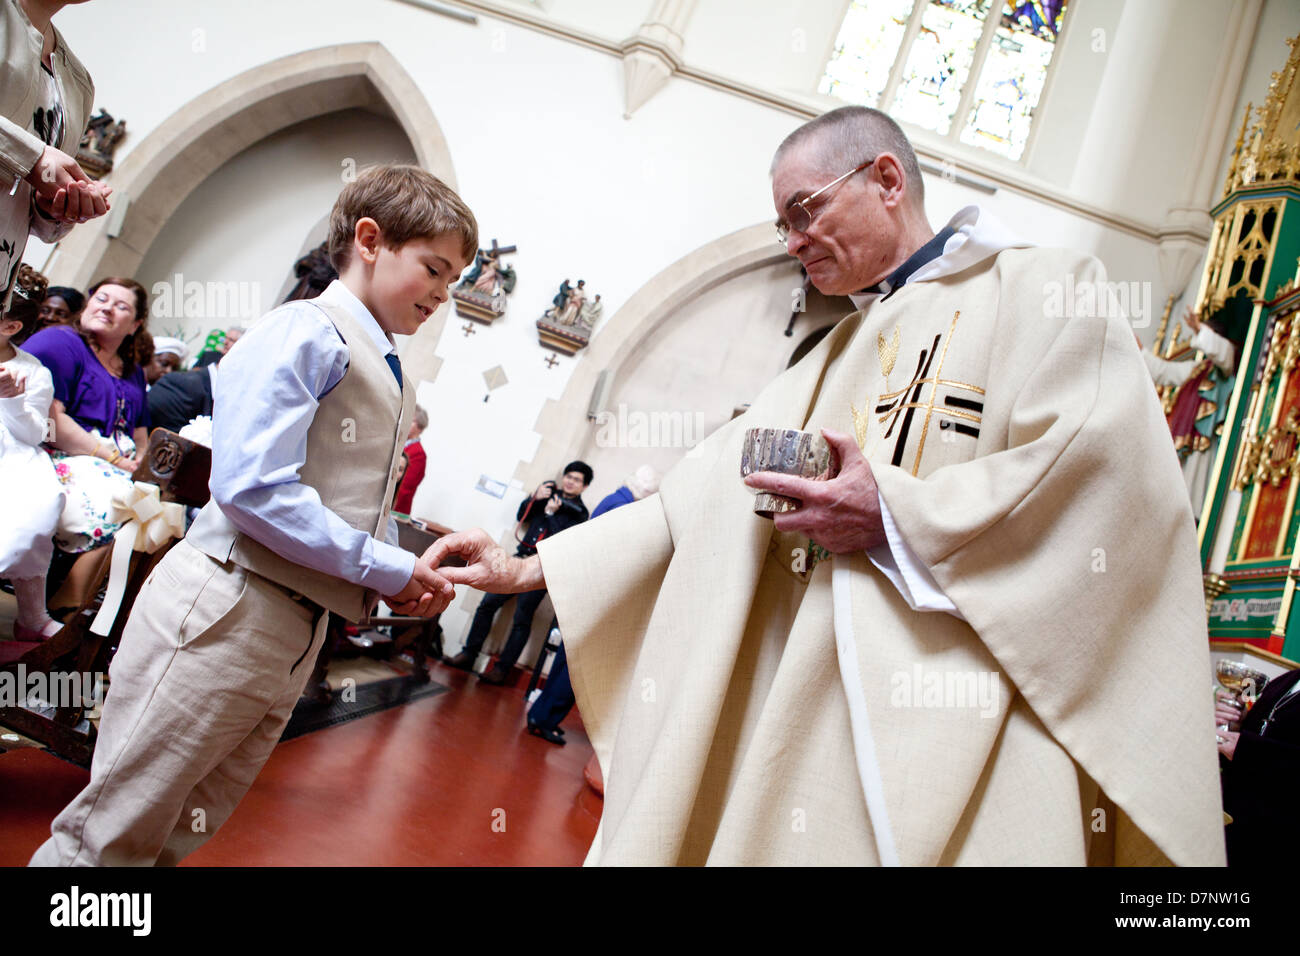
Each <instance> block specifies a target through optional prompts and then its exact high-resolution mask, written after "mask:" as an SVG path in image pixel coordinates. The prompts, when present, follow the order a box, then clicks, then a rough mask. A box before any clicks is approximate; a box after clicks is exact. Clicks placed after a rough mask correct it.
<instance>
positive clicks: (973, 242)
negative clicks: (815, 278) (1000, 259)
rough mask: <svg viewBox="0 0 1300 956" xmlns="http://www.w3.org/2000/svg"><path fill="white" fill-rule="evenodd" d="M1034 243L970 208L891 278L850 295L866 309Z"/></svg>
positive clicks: (979, 211)
mask: <svg viewBox="0 0 1300 956" xmlns="http://www.w3.org/2000/svg"><path fill="white" fill-rule="evenodd" d="M1032 245H1034V243H1032V242H1030V241H1029V240H1027V239H1023V238H1021V237H1020V236H1017V235H1016V234H1015V233H1013V232H1012V231H1011V230H1010V229H1008V228H1007V227H1006V226H1004V225H1003V224H1002V223H1001V222H1000V221H999V220H998V219H997V218H996V217H995V216H993V214H992V213H990V212H988V211H987V210H982V209H980V207H979V206H967V207H965V208H964V209H962V210H961V211H960V212H958V213H957V214H956V215H955V216H953V217H952V218H951V219H949V220H948V223H947V225H945V226H944V227H943V228H942V229H940V230H939V232H938V233H937V234H935V236H934V237H933V238H932V239H931V240H930V241H929V242H927V243H926V244H925V245H923V246H922V247H921V248H920V249H918V250H917V251H916V252H914V253H913V254H912V255H911V256H910V257H909V258H908V260H907V261H906V262H904V263H903V264H902V265H901V266H899V267H898V268H897V269H895V270H894V271H893V272H892V273H891V274H890V276H889V278H887V279H884V280H882V281H881V282H878V283H876V285H874V286H871V287H870V288H867V289H863V290H862V291H861V292H854V293H853V294H852V295H850V296H849V298H850V299H852V300H853V305H854V306H855V307H856V308H859V309H861V308H865V307H866V305H867V303H869V302H870V301H871V300H872V299H873V298H874V297H876V296H883V297H884V298H889V296H890V295H892V294H893V293H894V292H897V291H898V288H899V287H900V286H902V285H905V284H907V283H909V282H926V281H928V280H930V279H938V278H941V277H942V276H947V275H953V274H955V273H958V272H961V271H962V270H963V269H967V268H969V267H970V266H973V265H975V264H976V263H978V262H983V261H984V260H985V259H988V258H991V257H993V256H996V255H997V254H998V253H999V252H1001V251H1002V250H1003V249H1012V248H1023V247H1026V246H1032Z"/></svg>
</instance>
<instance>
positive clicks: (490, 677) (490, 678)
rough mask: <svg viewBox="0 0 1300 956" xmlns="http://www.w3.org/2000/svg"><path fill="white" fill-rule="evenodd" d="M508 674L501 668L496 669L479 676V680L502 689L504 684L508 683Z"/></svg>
mask: <svg viewBox="0 0 1300 956" xmlns="http://www.w3.org/2000/svg"><path fill="white" fill-rule="evenodd" d="M507 673H508V672H507V671H503V670H502V669H501V668H499V667H494V668H492V669H491V670H489V671H484V672H483V673H482V674H479V675H478V679H479V680H481V681H482V682H483V683H485V684H493V685H495V686H497V687H500V686H501V685H502V684H504V683H505V682H506V674H507Z"/></svg>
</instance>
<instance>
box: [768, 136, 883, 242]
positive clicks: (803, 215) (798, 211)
mask: <svg viewBox="0 0 1300 956" xmlns="http://www.w3.org/2000/svg"><path fill="white" fill-rule="evenodd" d="M879 158H880V157H879V156H873V157H871V159H869V160H867V161H866V162H865V163H863V164H862V165H861V166H856V167H854V168H853V169H850V170H849V171H848V172H847V173H845V174H844V175H843V176H841V177H840V178H839V179H837V180H835V181H834V182H829V183H827V184H826V185H825V186H823V187H822V188H821V189H819V190H817V191H816V192H815V193H811V194H809V195H807V196H804V197H803V199H796V200H795V201H794V202H793V203H791V204H790V206H789V208H787V209H786V211H785V215H786V219H785V220H779V219H778V220H777V223H776V235H777V238H778V241H780V243H781V245H785V243H786V240H787V239H789V238H790V233H791V232H805V231H806V230H807V229H808V227H809V226H811V225H812V222H813V216H814V215H816V214H815V213H813V212H812V211H811V210H810V209H809V208H808V205H807V204H808V203H810V202H812V201H813V200H814V199H816V198H817V197H818V196H820V195H821V194H822V193H824V192H826V190H828V189H830V188H831V187H832V186H838V185H839V184H840V183H842V182H844V180H846V179H848V178H849V177H850V176H852V175H853V174H854V173H859V172H861V171H862V170H864V169H866V168H867V167H868V166H870V165H871V164H872V163H874V162H875V161H876V160H877V159H879Z"/></svg>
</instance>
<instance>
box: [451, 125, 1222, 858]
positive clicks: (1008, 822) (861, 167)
mask: <svg viewBox="0 0 1300 956" xmlns="http://www.w3.org/2000/svg"><path fill="white" fill-rule="evenodd" d="M772 194H773V201H774V204H775V208H776V213H777V223H776V227H777V231H778V233H779V234H780V235H781V237H782V238H783V239H784V240H785V242H786V245H787V249H788V251H789V253H790V254H791V255H793V256H796V257H798V259H799V260H800V262H801V263H802V264H803V266H804V268H805V269H806V270H807V273H808V276H809V278H810V280H811V281H812V282H813V283H814V284H815V285H816V286H817V288H818V289H820V290H821V291H822V292H824V293H827V294H836V295H843V294H852V295H853V298H854V300H855V304H856V305H857V306H858V308H859V311H857V312H855V313H854V314H853V315H851V316H849V317H847V318H845V319H843V320H842V321H841V322H840V323H839V324H838V325H836V326H835V328H834V329H833V330H832V331H831V332H830V333H829V334H828V335H827V336H826V337H825V339H823V341H822V342H821V343H820V344H819V345H818V346H817V348H815V349H814V350H813V351H812V352H811V353H809V355H808V356H807V357H806V358H804V359H803V361H801V362H800V363H799V364H797V365H796V366H795V367H794V368H792V369H790V370H788V371H787V372H785V373H784V374H783V375H782V376H781V377H779V378H778V379H776V380H775V381H774V382H772V384H771V385H769V386H768V387H767V388H766V389H765V390H764V391H763V392H762V393H761V394H760V395H759V396H758V397H757V398H756V400H755V401H754V402H753V404H752V406H751V407H750V409H749V411H748V412H747V413H746V414H745V415H743V416H741V417H740V418H739V419H736V420H735V421H733V422H731V423H729V424H728V425H726V426H724V427H722V428H720V429H719V430H718V431H717V432H715V433H714V434H713V435H712V436H710V437H709V438H708V439H707V440H706V441H704V442H703V443H701V444H700V445H698V446H697V447H696V448H695V449H693V450H692V452H691V453H690V454H688V455H687V456H686V458H684V459H683V460H682V462H681V463H680V464H679V465H678V466H677V467H676V468H675V469H673V470H672V471H671V472H670V473H669V474H668V475H666V476H665V477H664V479H663V482H662V485H661V489H660V493H659V494H658V495H654V496H651V497H649V498H646V499H644V500H642V501H639V502H637V503H635V504H632V505H629V506H627V507H626V508H621V509H619V510H618V511H617V512H615V513H613V514H611V515H609V516H607V517H606V518H605V519H603V520H602V521H598V522H592V523H590V524H588V525H585V526H583V527H581V528H577V529H574V530H573V531H571V532H570V533H569V534H566V535H561V536H558V537H556V538H555V539H553V540H548V541H545V542H542V543H541V546H540V547H539V549H538V556H536V557H533V558H529V559H518V558H512V557H510V556H508V555H507V554H506V553H505V551H504V550H503V549H501V548H500V547H498V546H497V545H496V543H495V542H493V541H492V540H491V539H490V538H489V537H488V535H487V534H486V533H484V532H482V531H473V532H465V533H462V534H457V535H452V536H448V537H446V538H442V539H440V540H439V541H438V542H437V543H436V544H435V545H434V546H433V548H432V549H431V552H430V555H429V556H430V557H431V558H432V559H433V560H434V562H435V565H436V563H437V562H438V561H441V560H443V559H445V558H446V557H447V556H448V555H451V554H459V555H461V556H463V557H465V558H466V559H467V561H468V562H469V564H468V566H467V567H465V568H459V569H458V568H448V569H445V570H443V571H442V572H441V573H443V574H444V575H446V576H447V578H448V580H451V581H453V582H454V583H455V582H459V583H466V584H469V585H471V586H474V587H477V588H480V589H483V590H489V591H498V592H500V591H527V590H533V589H536V588H540V587H545V588H547V589H548V590H549V591H550V594H551V597H552V600H553V601H554V604H555V609H556V613H557V615H558V617H559V622H560V627H561V629H562V630H563V632H564V639H565V645H566V647H567V648H568V654H569V665H570V669H571V673H572V680H573V686H574V690H575V693H576V695H577V699H578V706H579V708H580V709H581V712H582V716H583V722H584V724H585V725H586V727H587V729H588V732H589V733H590V736H591V739H592V742H593V744H594V746H595V749H596V753H597V755H598V756H599V759H600V764H601V769H602V771H603V772H604V776H605V781H606V791H605V809H604V815H603V818H602V820H601V824H600V830H599V832H598V833H597V835H596V839H595V842H594V843H593V845H592V848H591V851H590V853H589V855H588V862H589V863H603V864H704V863H711V864H882V865H898V864H903V865H946V864H982V865H1016V864H1031V865H1033V864H1064V865H1082V864H1085V863H1093V864H1126V863H1134V864H1159V863H1164V864H1167V863H1173V864H1180V865H1189V864H1190V865H1219V864H1222V863H1223V859H1224V850H1223V831H1222V816H1221V813H1222V810H1221V803H1220V797H1219V792H1218V781H1217V774H1216V768H1215V753H1214V749H1213V748H1212V747H1211V746H1209V744H1208V743H1207V736H1208V735H1207V734H1206V732H1205V728H1206V727H1207V726H1209V724H1210V721H1211V718H1212V702H1211V696H1210V693H1209V684H1210V680H1211V672H1210V666H1209V651H1208V644H1207V639H1206V618H1205V609H1204V600H1203V597H1202V590H1201V580H1200V567H1199V562H1198V557H1197V549H1196V540H1195V531H1194V525H1193V518H1192V514H1191V510H1190V508H1189V506H1188V500H1187V495H1186V493H1185V492H1184V491H1183V488H1182V482H1181V478H1180V474H1179V469H1178V463H1177V460H1176V458H1175V456H1174V453H1173V451H1172V449H1171V448H1170V445H1169V439H1168V434H1167V431H1166V429H1165V423H1164V418H1163V416H1162V414H1161V410H1160V408H1159V405H1158V403H1157V401H1156V399H1155V396H1154V394H1153V392H1152V389H1151V387H1150V382H1149V379H1148V378H1147V372H1146V369H1145V367H1144V366H1143V363H1142V359H1141V358H1140V356H1139V354H1138V349H1137V347H1136V346H1135V344H1134V340H1133V333H1132V331H1131V329H1129V328H1128V326H1127V325H1126V323H1125V321H1124V319H1123V318H1122V317H1117V316H1115V315H1113V314H1110V312H1111V310H1108V309H1106V308H1105V303H1106V302H1107V297H1106V296H1105V295H1101V296H1098V295H1095V294H1094V295H1093V296H1092V297H1091V303H1092V304H1091V305H1089V302H1088V297H1086V296H1078V297H1076V299H1074V300H1072V301H1069V302H1063V298H1062V295H1061V290H1062V289H1066V288H1068V289H1071V290H1080V289H1086V288H1092V290H1093V291H1094V292H1104V287H1103V283H1104V282H1105V275H1104V272H1103V270H1102V267H1101V265H1100V263H1099V262H1097V261H1096V260H1095V259H1093V258H1091V257H1089V256H1086V255H1082V254H1079V253H1076V252H1070V251H1066V250H1058V249H1045V248H1036V247H1034V246H1032V245H1030V244H1029V243H1026V242H1024V241H1022V240H1020V239H1017V238H1016V237H1015V236H1014V235H1012V234H1011V233H1009V232H1008V231H1007V230H1006V229H1004V228H1002V227H1000V226H999V225H998V224H997V223H996V222H995V221H993V219H992V218H991V217H990V216H989V215H988V214H987V213H985V212H981V211H980V210H979V209H977V208H975V207H969V208H967V209H964V210H962V211H961V212H959V213H958V214H957V215H956V216H955V217H953V219H952V220H950V221H949V222H948V224H947V225H945V226H944V228H943V229H941V230H939V232H938V233H935V232H934V230H932V229H931V228H930V226H929V224H928V222H927V219H926V216H925V212H924V206H923V185H922V181H921V176H920V170H919V168H918V166H917V162H916V157H915V154H914V153H913V151H912V147H911V145H910V144H909V143H908V141H907V139H906V138H905V137H904V135H903V133H902V131H901V130H900V129H899V128H898V126H897V125H896V124H895V123H894V122H893V121H892V120H890V119H889V118H888V117H887V116H885V115H884V114H883V113H880V112H878V111H875V110H871V109H867V108H864V107H846V108H843V109H838V110H835V111H833V112H830V113H827V114H826V115H824V116H821V117H819V118H817V119H815V120H813V121H811V122H809V123H807V124H806V125H804V126H802V127H800V128H799V129H797V130H796V131H795V132H793V133H792V134H791V135H790V136H789V137H788V138H787V139H786V140H785V142H783V143H782V144H781V147H780V148H779V149H778V151H777V153H776V156H775V159H774V160H773V164H772ZM755 427H767V428H797V429H802V430H805V431H810V432H815V433H820V434H821V435H823V436H824V437H825V439H826V440H827V441H828V442H829V443H830V445H831V446H832V450H833V453H834V454H833V457H834V465H833V467H832V471H831V474H830V476H829V477H828V478H827V479H825V480H822V481H811V480H806V479H800V478H794V477H788V476H781V475H773V474H756V475H752V476H750V477H749V478H748V479H746V480H745V481H744V482H743V483H742V480H741V478H740V476H739V464H740V458H741V450H742V443H743V439H744V435H745V432H746V430H747V429H750V428H755ZM746 485H749V487H746ZM757 490H762V491H768V492H772V493H776V494H782V495H786V496H789V497H792V498H794V499H796V500H797V501H799V502H800V505H799V507H798V508H797V509H796V510H794V511H792V512H789V513H785V514H778V515H777V516H776V518H775V520H768V519H766V518H764V517H760V516H759V515H757V514H755V512H754V509H753V498H752V497H751V495H752V493H753V492H754V491H757Z"/></svg>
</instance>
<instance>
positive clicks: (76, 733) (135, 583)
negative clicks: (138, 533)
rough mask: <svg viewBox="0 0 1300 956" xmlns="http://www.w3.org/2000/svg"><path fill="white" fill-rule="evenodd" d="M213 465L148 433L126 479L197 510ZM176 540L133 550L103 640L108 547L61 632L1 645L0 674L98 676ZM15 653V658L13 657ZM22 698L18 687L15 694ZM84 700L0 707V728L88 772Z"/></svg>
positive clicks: (177, 440)
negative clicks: (48, 710)
mask: <svg viewBox="0 0 1300 956" xmlns="http://www.w3.org/2000/svg"><path fill="white" fill-rule="evenodd" d="M211 467H212V452H211V450H210V449H208V448H207V447H205V446H204V445H200V444H198V443H197V442H193V441H190V440H189V439H188V438H182V437H180V436H179V435H177V434H175V433H174V432H169V431H167V430H165V429H161V428H158V429H154V431H153V433H152V434H151V435H150V436H149V447H148V449H147V452H146V454H145V456H144V458H143V460H142V461H141V462H140V465H139V466H138V467H137V468H136V470H135V474H134V475H133V476H132V477H133V478H134V479H135V480H136V481H146V482H151V483H153V484H156V485H158V487H159V488H160V489H161V492H162V493H161V497H162V500H163V501H174V502H177V503H178V504H182V505H185V506H186V507H199V506H201V505H203V504H204V503H206V502H207V500H208V473H209V471H210V470H211ZM176 540H179V539H174V540H173V541H171V542H169V543H168V544H166V545H164V546H163V547H162V548H160V549H159V550H158V551H157V552H156V553H154V554H144V553H142V552H135V553H133V554H132V556H131V570H130V574H129V577H128V579H127V585H126V592H125V594H124V595H123V598H122V605H121V607H120V608H119V610H118V613H117V618H116V620H114V622H113V627H112V629H111V630H110V632H109V634H108V635H107V636H106V637H104V636H100V635H98V634H93V633H91V631H90V625H91V622H92V621H93V620H94V619H95V615H96V613H97V612H98V611H99V604H100V600H101V598H100V591H101V590H102V589H103V587H104V584H105V582H106V581H107V579H108V567H109V557H110V554H111V551H112V547H111V546H105V547H103V548H101V549H100V550H101V551H102V552H103V555H102V557H101V559H100V565H99V568H98V570H97V571H96V574H95V582H94V585H93V586H92V587H91V589H90V592H89V597H87V599H86V600H85V601H84V602H83V603H82V605H81V607H80V608H78V609H77V612H76V613H75V614H74V615H73V616H72V617H71V618H70V619H69V620H68V622H67V623H66V624H65V625H64V627H63V629H62V630H61V631H59V633H58V634H56V635H54V636H53V637H51V638H49V639H47V640H45V641H41V642H39V643H34V644H27V643H22V644H20V642H6V643H8V644H14V645H20V646H16V647H6V643H0V655H2V656H0V671H8V672H11V673H13V674H14V675H15V678H14V679H15V680H17V679H18V675H19V674H20V673H21V674H23V675H33V674H44V675H46V682H47V685H48V686H54V684H55V680H54V679H52V675H55V674H59V673H64V674H66V673H73V674H76V675H81V674H104V673H106V672H107V670H108V661H109V658H110V657H111V651H112V649H113V648H116V647H117V645H118V642H119V641H120V640H121V637H122V629H123V628H124V627H125V626H126V622H127V619H128V618H129V617H130V616H131V607H132V605H134V603H135V598H136V595H137V594H138V593H139V592H140V588H141V587H142V586H143V584H144V582H145V579H146V578H148V577H149V574H150V573H151V572H152V571H153V569H154V567H155V566H156V565H157V564H158V562H159V561H161V560H162V558H163V555H165V554H166V553H167V551H168V549H170V548H171V546H172V545H173V544H175V541H176ZM16 652H20V653H16ZM22 683H23V684H25V681H23V682H22ZM19 693H20V694H21V693H22V687H20V688H19ZM86 704H87V702H86V701H82V703H81V704H80V705H74V704H64V705H63V706H60V707H58V708H57V709H56V710H55V712H54V713H53V714H52V715H43V714H39V713H36V712H34V711H30V710H27V709H25V708H22V707H0V726H4V727H8V728H10V729H11V730H16V731H17V732H18V733H20V734H22V735H23V736H25V737H30V738H31V739H32V740H35V741H38V742H39V743H42V744H44V745H45V746H46V747H48V748H49V749H50V750H51V751H53V752H54V753H56V754H59V755H60V756H62V757H66V758H67V759H68V760H71V761H73V762H74V763H79V764H82V765H83V766H88V765H89V764H90V757H91V754H92V753H93V752H94V749H95V728H94V726H93V725H92V726H89V727H88V728H86V729H78V725H79V724H80V723H81V722H82V720H83V718H84V717H85V713H86V710H87V706H86Z"/></svg>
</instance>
